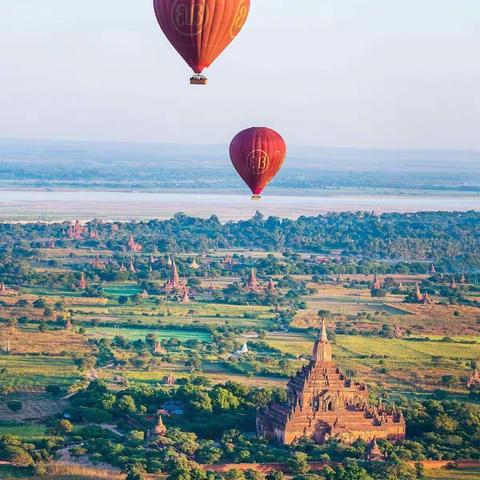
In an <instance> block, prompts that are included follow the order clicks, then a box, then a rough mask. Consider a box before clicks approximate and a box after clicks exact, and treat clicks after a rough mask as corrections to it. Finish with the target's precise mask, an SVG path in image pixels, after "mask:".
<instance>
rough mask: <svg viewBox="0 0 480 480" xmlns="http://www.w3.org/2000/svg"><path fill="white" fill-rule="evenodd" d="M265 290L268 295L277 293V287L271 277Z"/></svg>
mask: <svg viewBox="0 0 480 480" xmlns="http://www.w3.org/2000/svg"><path fill="white" fill-rule="evenodd" d="M267 292H268V293H269V294H270V295H275V294H276V293H277V289H276V287H275V284H274V283H273V280H272V279H271V278H270V279H269V280H268V286H267Z"/></svg>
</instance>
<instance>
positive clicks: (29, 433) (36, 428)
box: [0, 423, 47, 442]
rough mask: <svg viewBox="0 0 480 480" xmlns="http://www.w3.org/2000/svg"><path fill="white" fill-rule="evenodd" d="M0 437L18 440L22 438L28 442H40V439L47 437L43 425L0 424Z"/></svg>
mask: <svg viewBox="0 0 480 480" xmlns="http://www.w3.org/2000/svg"><path fill="white" fill-rule="evenodd" d="M2 435H14V436H17V437H20V438H24V439H25V440H26V441H28V442H32V441H35V440H41V439H42V438H45V437H46V436H47V434H46V428H45V427H44V426H43V425H35V424H18V425H2V423H0V437H1V436H2Z"/></svg>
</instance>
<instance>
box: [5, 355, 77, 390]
mask: <svg viewBox="0 0 480 480" xmlns="http://www.w3.org/2000/svg"><path fill="white" fill-rule="evenodd" d="M1 369H6V373H2V374H1V375H2V377H1V380H2V384H3V385H4V386H7V387H10V388H14V389H19V390H23V389H27V390H28V389H32V388H34V389H38V388H44V387H45V386H46V385H49V384H51V383H54V384H60V385H64V386H68V385H71V384H72V383H74V382H75V381H76V380H78V379H79V378H80V374H79V372H78V370H77V369H76V367H75V365H74V363H73V360H72V359H71V358H66V357H49V356H42V355H39V356H32V355H25V356H15V355H0V370H1Z"/></svg>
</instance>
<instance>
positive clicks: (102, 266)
mask: <svg viewBox="0 0 480 480" xmlns="http://www.w3.org/2000/svg"><path fill="white" fill-rule="evenodd" d="M92 267H93V268H96V269H97V270H105V267H106V265H105V263H104V262H103V261H102V260H101V259H100V257H99V256H98V255H97V256H96V257H95V258H94V260H93V261H92Z"/></svg>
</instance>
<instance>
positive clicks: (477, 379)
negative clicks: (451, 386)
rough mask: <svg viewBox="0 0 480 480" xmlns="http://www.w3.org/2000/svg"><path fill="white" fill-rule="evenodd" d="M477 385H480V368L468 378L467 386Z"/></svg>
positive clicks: (469, 387)
mask: <svg viewBox="0 0 480 480" xmlns="http://www.w3.org/2000/svg"><path fill="white" fill-rule="evenodd" d="M477 385H480V372H479V371H478V368H476V369H475V370H474V371H473V372H472V373H471V374H470V375H469V377H468V380H467V388H468V389H471V388H474V387H476V386H477Z"/></svg>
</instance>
